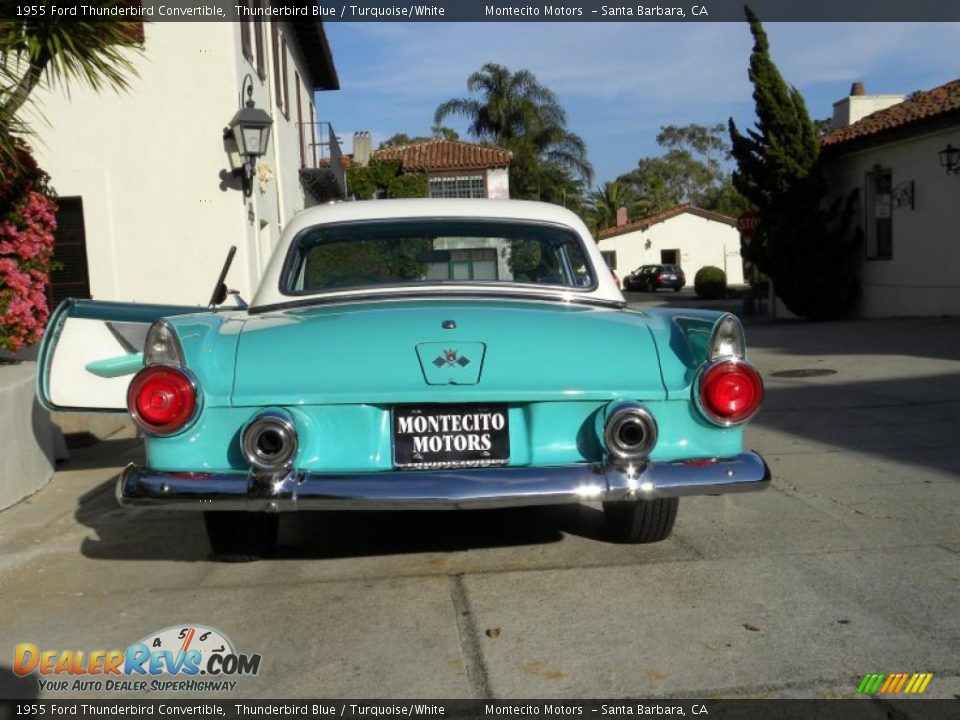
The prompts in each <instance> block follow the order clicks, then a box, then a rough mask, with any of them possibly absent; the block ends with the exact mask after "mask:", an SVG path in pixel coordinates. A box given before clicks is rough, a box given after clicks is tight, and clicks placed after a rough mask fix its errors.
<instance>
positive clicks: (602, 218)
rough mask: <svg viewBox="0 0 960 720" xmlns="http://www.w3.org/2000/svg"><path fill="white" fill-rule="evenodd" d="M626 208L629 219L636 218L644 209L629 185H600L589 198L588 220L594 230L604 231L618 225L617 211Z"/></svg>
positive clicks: (615, 183) (607, 183)
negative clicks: (639, 211)
mask: <svg viewBox="0 0 960 720" xmlns="http://www.w3.org/2000/svg"><path fill="white" fill-rule="evenodd" d="M621 207H624V208H626V209H627V217H628V218H634V217H636V214H637V212H638V210H640V209H641V208H643V207H644V205H643V202H642V201H638V199H637V197H636V196H635V195H634V194H633V192H632V191H631V190H630V188H629V187H628V186H627V185H624V184H622V183H619V182H617V181H615V180H614V181H608V182H605V183H604V184H603V185H598V186H597V189H596V190H594V191H593V192H591V193H590V196H589V197H588V198H587V208H588V210H587V218H588V220H589V221H590V224H591V225H592V226H593V229H594V230H603V229H604V228H608V227H613V226H614V225H616V224H617V211H618V210H619V209H620V208H621Z"/></svg>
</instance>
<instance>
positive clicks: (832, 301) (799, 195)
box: [729, 7, 861, 319]
mask: <svg viewBox="0 0 960 720" xmlns="http://www.w3.org/2000/svg"><path fill="white" fill-rule="evenodd" d="M744 11H745V13H746V16H747V21H748V22H749V23H750V32H751V34H752V35H753V39H754V46H753V52H752V53H751V55H750V70H749V77H750V81H751V82H752V83H753V99H754V103H755V106H756V113H757V122H756V128H755V129H752V128H748V129H747V131H746V134H745V135H744V134H741V133H740V131H739V130H738V129H737V126H736V123H734V121H733V118H730V123H729V129H730V141H731V144H732V151H733V157H734V159H735V160H736V162H737V170H736V171H735V172H734V173H733V184H734V186H735V187H736V189H737V190H738V191H739V192H740V193H741V194H742V195H743V196H744V197H746V198H747V199H748V200H749V201H750V202H751V203H752V204H753V206H754V207H755V208H756V211H757V215H758V218H759V223H758V227H757V229H756V231H755V232H754V234H753V236H752V237H751V238H750V239H749V240H746V241H744V243H743V246H742V254H743V257H744V258H746V259H747V260H749V261H751V262H752V263H754V264H755V265H756V266H757V268H758V269H759V270H760V271H761V272H763V273H765V274H766V275H768V276H769V277H770V279H771V281H772V282H773V287H774V290H775V292H776V293H777V296H778V297H779V298H780V299H781V300H782V301H783V303H784V305H786V306H787V308H788V309H789V310H790V311H791V312H793V313H794V314H796V315H800V316H803V317H809V318H812V319H829V318H835V317H838V316H840V315H842V314H843V313H845V312H846V311H848V310H849V309H850V308H851V306H852V305H853V303H854V301H855V300H856V298H857V295H858V293H859V282H858V279H857V272H858V253H859V248H860V245H861V243H860V233H859V230H857V231H854V230H853V229H852V227H853V210H854V205H855V201H856V194H855V193H853V194H851V195H850V196H849V197H847V198H845V199H844V198H840V199H836V200H833V201H832V202H831V201H829V200H828V186H827V183H826V181H825V179H824V172H823V164H822V161H821V158H820V145H819V141H818V139H817V132H816V128H815V126H814V124H813V122H812V121H811V119H810V115H809V113H808V112H807V107H806V104H805V103H804V101H803V97H802V96H801V95H800V92H799V91H798V90H797V89H796V88H795V87H793V86H790V85H787V83H786V82H785V81H784V79H783V77H782V76H781V75H780V71H779V70H778V69H777V66H776V65H775V64H774V62H773V60H772V59H771V58H770V44H769V42H768V40H767V35H766V33H765V32H764V30H763V25H761V23H760V20H759V19H758V18H757V16H756V14H755V13H754V12H753V11H752V10H751V9H750V8H749V7H745V8H744Z"/></svg>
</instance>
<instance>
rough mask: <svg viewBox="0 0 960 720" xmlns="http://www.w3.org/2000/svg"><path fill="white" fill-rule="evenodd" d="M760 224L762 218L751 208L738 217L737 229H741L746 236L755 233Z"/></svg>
mask: <svg viewBox="0 0 960 720" xmlns="http://www.w3.org/2000/svg"><path fill="white" fill-rule="evenodd" d="M759 224H760V218H758V217H757V216H756V213H752V212H750V211H749V210H748V211H746V212H744V213H741V214H740V217H738V218H737V230H739V231H740V234H741V235H743V236H744V237H750V236H751V235H753V233H754V232H756V230H757V226H758V225H759Z"/></svg>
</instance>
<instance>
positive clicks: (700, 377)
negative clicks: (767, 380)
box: [693, 356, 765, 428]
mask: <svg viewBox="0 0 960 720" xmlns="http://www.w3.org/2000/svg"><path fill="white" fill-rule="evenodd" d="M723 365H730V366H732V368H733V369H732V370H731V371H730V372H736V371H745V372H746V373H749V374H750V375H752V376H753V377H754V378H755V379H756V381H757V384H758V385H759V392H758V398H759V399H758V400H757V401H756V403H755V404H754V406H753V408H752V410H751V411H750V413H749V414H747V415H745V416H743V417H738V418H735V419H730V418H729V417H725V416H723V415H719V414H717V413H716V412H714V411H713V410H712V409H711V408H710V407H709V405H708V403H707V402H706V401H705V399H704V387H703V386H704V380H705V379H706V378H707V376H709V375H710V373H711V372H714V371H715V370H716V369H717V368H718V367H720V366H723ZM764 393H765V388H764V385H763V376H762V375H761V374H760V371H759V370H757V369H756V368H755V367H754V366H753V365H752V364H751V363H749V362H747V361H746V360H743V359H742V358H738V357H733V356H728V357H720V358H717V359H716V360H712V361H709V362H706V363H704V364H703V365H702V366H701V368H700V370H699V371H698V372H697V376H696V378H695V379H694V382H693V400H694V403H695V404H696V406H697V410H698V411H699V412H700V414H701V415H702V416H703V417H704V418H705V419H707V420H708V421H710V422H711V423H713V424H714V425H717V426H719V427H724V428H729V427H737V426H739V425H743V424H744V423H747V422H749V421H750V420H751V419H753V418H754V417H755V416H756V414H757V413H758V412H759V411H760V407H761V406H762V405H763V397H764Z"/></svg>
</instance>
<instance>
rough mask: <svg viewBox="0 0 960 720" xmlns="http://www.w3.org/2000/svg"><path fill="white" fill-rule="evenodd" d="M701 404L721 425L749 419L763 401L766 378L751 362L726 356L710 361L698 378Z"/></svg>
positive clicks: (735, 423) (707, 413)
mask: <svg viewBox="0 0 960 720" xmlns="http://www.w3.org/2000/svg"><path fill="white" fill-rule="evenodd" d="M699 398H700V407H701V409H702V410H703V412H704V413H705V414H706V415H707V417H708V418H709V419H710V420H712V421H713V422H716V423H719V424H721V425H737V424H739V423H742V422H746V421H747V420H749V419H750V418H751V417H753V415H754V413H756V412H757V410H759V409H760V403H761V402H763V381H762V380H761V379H760V373H758V372H757V371H756V370H754V369H753V367H752V366H751V365H748V364H747V363H744V362H737V361H735V360H726V361H722V362H719V363H717V364H716V365H711V366H710V367H708V368H707V369H706V371H705V372H704V373H703V376H702V377H701V378H700V382H699Z"/></svg>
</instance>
